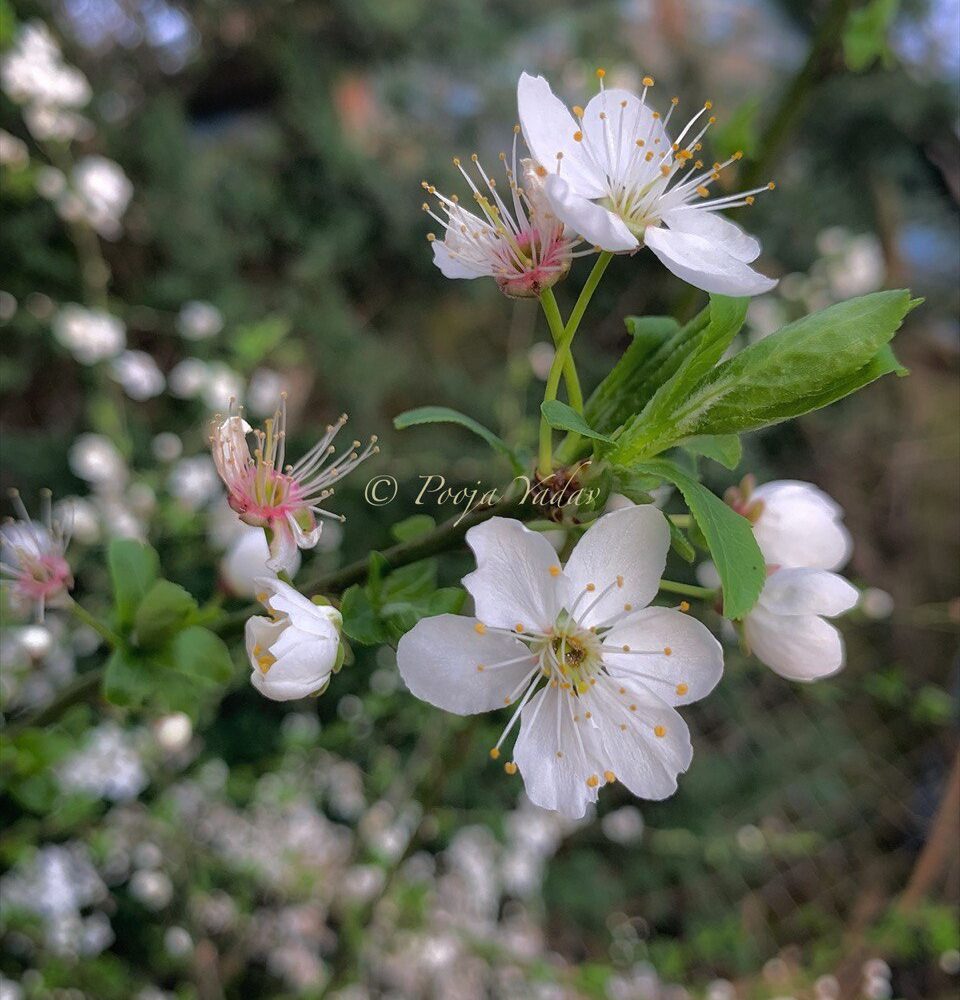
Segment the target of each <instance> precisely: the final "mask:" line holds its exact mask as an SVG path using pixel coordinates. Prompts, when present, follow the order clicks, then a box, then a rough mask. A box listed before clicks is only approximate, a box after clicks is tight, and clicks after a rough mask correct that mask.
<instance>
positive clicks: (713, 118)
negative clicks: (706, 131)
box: [707, 115, 717, 125]
mask: <svg viewBox="0 0 960 1000" xmlns="http://www.w3.org/2000/svg"><path fill="white" fill-rule="evenodd" d="M707 121H708V122H709V123H710V124H711V125H716V124H717V116H716V115H711V116H710V117H709V118H708V119H707Z"/></svg>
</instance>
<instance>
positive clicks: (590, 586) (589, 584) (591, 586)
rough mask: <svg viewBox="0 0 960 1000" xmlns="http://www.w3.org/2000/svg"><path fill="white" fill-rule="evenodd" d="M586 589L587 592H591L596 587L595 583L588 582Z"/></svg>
mask: <svg viewBox="0 0 960 1000" xmlns="http://www.w3.org/2000/svg"><path fill="white" fill-rule="evenodd" d="M586 589H587V593H589V594H592V593H593V592H594V591H595V590H596V589H597V585H596V584H595V583H588V584H587V587H586Z"/></svg>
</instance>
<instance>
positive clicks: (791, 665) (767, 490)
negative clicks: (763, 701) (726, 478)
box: [727, 476, 859, 681]
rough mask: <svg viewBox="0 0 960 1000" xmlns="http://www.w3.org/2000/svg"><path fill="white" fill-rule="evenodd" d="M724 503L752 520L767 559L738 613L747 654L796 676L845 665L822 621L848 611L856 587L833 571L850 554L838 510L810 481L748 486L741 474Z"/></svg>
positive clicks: (837, 638) (837, 639)
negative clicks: (743, 612) (745, 608)
mask: <svg viewBox="0 0 960 1000" xmlns="http://www.w3.org/2000/svg"><path fill="white" fill-rule="evenodd" d="M727 502H728V503H729V504H730V505H731V506H732V507H733V508H734V510H737V511H739V513H741V514H743V515H744V516H745V517H747V518H748V519H749V520H750V521H751V522H752V524H753V534H754V537H755V538H756V540H757V544H758V545H759V546H760V551H761V552H762V553H763V557H764V560H765V562H766V564H767V573H768V577H767V582H766V585H765V586H764V588H763V592H762V593H761V594H760V599H759V600H758V602H757V604H756V606H755V607H754V608H753V610H752V611H751V612H750V613H749V614H748V615H747V616H746V618H744V621H743V635H744V639H745V640H746V642H747V645H748V646H749V648H750V650H751V652H752V653H753V654H754V655H755V656H756V657H757V658H758V659H759V660H761V661H762V662H763V663H765V664H766V665H767V666H768V667H770V668H771V669H772V670H774V671H775V672H776V673H778V674H780V676H781V677H786V678H787V679H788V680H795V681H814V680H819V679H820V678H822V677H829V676H830V675H831V674H835V673H837V671H839V670H841V669H842V668H843V665H844V659H845V656H844V646H843V637H842V636H841V634H840V632H839V631H838V630H837V628H836V627H835V626H833V625H831V624H830V623H829V622H828V621H826V620H825V619H827V618H835V617H836V616H837V615H841V614H843V613H844V612H845V611H849V610H850V609H851V608H852V607H853V606H854V605H855V604H856V603H857V601H858V599H859V593H858V591H857V589H856V587H854V586H852V585H851V584H850V583H848V582H847V581H846V580H845V579H844V578H843V577H842V576H840V575H838V574H837V573H835V572H832V571H833V570H837V569H840V567H841V566H843V565H844V563H846V561H847V559H849V557H850V550H851V540H850V533H849V532H848V531H847V529H846V528H845V527H844V526H843V524H842V522H841V518H842V517H843V511H842V510H841V509H840V507H839V505H838V504H837V503H836V502H835V501H833V500H832V499H831V498H830V497H829V496H827V494H826V493H824V492H823V491H822V490H819V489H817V487H816V486H813V485H811V484H810V483H801V482H795V481H791V480H780V481H777V482H772V483H765V484H764V485H762V486H758V487H756V488H754V486H753V482H752V477H749V476H748V477H747V478H746V479H745V480H744V482H743V483H742V484H741V486H740V487H739V488H738V489H734V490H730V491H728V493H727Z"/></svg>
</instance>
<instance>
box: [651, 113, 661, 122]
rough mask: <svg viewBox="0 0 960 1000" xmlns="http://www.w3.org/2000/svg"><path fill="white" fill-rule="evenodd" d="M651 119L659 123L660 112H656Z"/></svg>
mask: <svg viewBox="0 0 960 1000" xmlns="http://www.w3.org/2000/svg"><path fill="white" fill-rule="evenodd" d="M651 117H652V118H655V119H656V120H657V121H660V112H659V111H654V112H653V114H652V115H651Z"/></svg>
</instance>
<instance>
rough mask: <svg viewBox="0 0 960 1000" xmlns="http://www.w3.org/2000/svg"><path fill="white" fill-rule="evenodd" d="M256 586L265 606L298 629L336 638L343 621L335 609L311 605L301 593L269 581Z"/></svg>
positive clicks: (267, 579) (287, 585)
mask: <svg viewBox="0 0 960 1000" xmlns="http://www.w3.org/2000/svg"><path fill="white" fill-rule="evenodd" d="M256 582H257V586H258V587H259V588H260V591H261V592H262V593H265V594H266V595H267V596H266V599H265V600H264V602H263V603H264V604H266V605H267V607H268V608H271V609H272V610H274V611H278V612H279V613H280V614H284V615H287V617H288V618H289V619H290V621H291V623H292V624H293V625H295V626H296V627H297V628H298V629H301V630H303V631H305V632H309V633H311V634H312V635H322V636H328V635H334V636H335V635H336V634H337V630H338V629H339V628H340V624H341V622H342V621H343V619H342V618H341V616H340V612H339V611H337V609H336V608H333V607H330V605H328V604H314V603H313V601H311V600H308V599H307V598H306V597H304V596H303V594H301V593H300V591H298V590H296V589H295V588H293V587H291V586H290V584H288V583H284V582H283V581H282V580H277V579H274V578H272V577H261V578H260V579H258V580H257V581H256Z"/></svg>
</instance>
